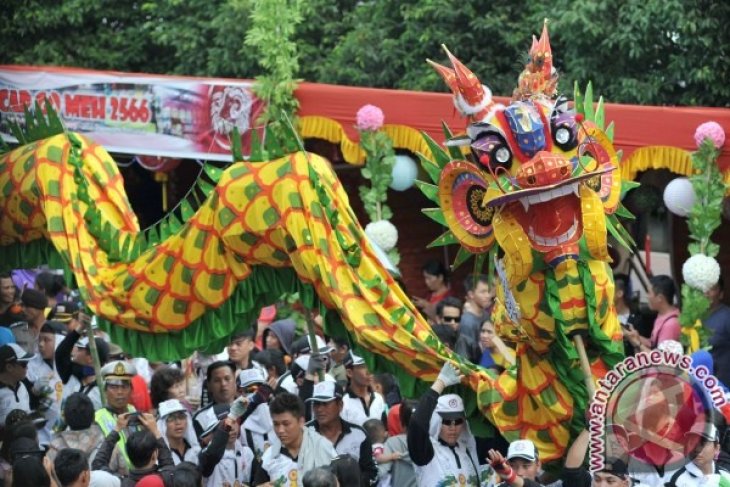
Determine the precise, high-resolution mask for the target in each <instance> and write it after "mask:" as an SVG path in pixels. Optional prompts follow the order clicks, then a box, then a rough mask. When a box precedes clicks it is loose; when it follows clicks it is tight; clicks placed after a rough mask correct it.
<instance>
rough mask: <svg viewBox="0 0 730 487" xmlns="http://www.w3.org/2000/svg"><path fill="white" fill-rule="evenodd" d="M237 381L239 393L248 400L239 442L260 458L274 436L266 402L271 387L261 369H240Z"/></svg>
mask: <svg viewBox="0 0 730 487" xmlns="http://www.w3.org/2000/svg"><path fill="white" fill-rule="evenodd" d="M237 382H238V391H239V394H241V395H242V396H244V397H246V398H248V400H249V401H248V407H247V408H246V412H244V414H243V416H242V423H241V442H242V443H243V444H244V445H246V446H248V447H249V448H251V450H253V452H254V454H255V456H256V458H257V459H258V460H261V456H262V455H263V454H264V451H266V449H267V448H268V447H269V445H271V441H272V440H273V436H274V433H273V432H274V423H272V422H271V415H270V414H269V404H268V398H269V396H270V395H271V387H269V385H268V384H267V383H266V377H265V376H264V373H263V372H262V370H261V369H246V370H241V371H240V372H239V374H238V379H237Z"/></svg>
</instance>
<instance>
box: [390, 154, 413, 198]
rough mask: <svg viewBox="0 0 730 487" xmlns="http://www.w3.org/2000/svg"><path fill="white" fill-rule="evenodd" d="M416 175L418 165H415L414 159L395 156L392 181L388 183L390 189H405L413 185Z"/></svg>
mask: <svg viewBox="0 0 730 487" xmlns="http://www.w3.org/2000/svg"><path fill="white" fill-rule="evenodd" d="M417 176H418V166H417V165H416V161H414V160H413V159H412V158H410V157H408V156H395V164H393V182H392V183H390V189H394V190H396V191H405V190H407V189H408V188H410V187H411V186H413V184H414V183H415V182H416V177H417Z"/></svg>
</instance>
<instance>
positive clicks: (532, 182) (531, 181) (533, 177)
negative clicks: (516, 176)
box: [527, 176, 537, 186]
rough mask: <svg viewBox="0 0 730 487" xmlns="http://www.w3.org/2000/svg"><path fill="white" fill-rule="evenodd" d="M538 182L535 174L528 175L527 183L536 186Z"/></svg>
mask: <svg viewBox="0 0 730 487" xmlns="http://www.w3.org/2000/svg"><path fill="white" fill-rule="evenodd" d="M536 182H537V180H536V179H535V176H527V184H529V185H530V186H534V185H535V183H536Z"/></svg>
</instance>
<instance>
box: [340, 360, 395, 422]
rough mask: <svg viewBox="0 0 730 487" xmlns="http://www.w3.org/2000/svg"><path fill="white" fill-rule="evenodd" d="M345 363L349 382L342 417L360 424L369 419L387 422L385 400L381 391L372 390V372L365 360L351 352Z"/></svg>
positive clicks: (343, 399)
mask: <svg viewBox="0 0 730 487" xmlns="http://www.w3.org/2000/svg"><path fill="white" fill-rule="evenodd" d="M344 365H345V369H346V371H347V379H348V380H349V383H348V386H347V390H346V391H345V396H344V397H343V398H342V402H343V405H344V407H343V409H342V419H344V420H345V421H349V422H350V423H353V424H356V425H358V426H362V425H363V424H364V423H365V421H367V420H368V419H379V420H381V421H382V422H383V424H387V422H388V419H387V417H386V415H385V400H384V399H383V396H381V395H380V393H378V392H375V391H373V390H372V387H371V382H372V374H370V371H369V370H368V366H367V364H366V363H365V360H364V359H363V358H362V357H358V356H357V355H355V354H354V353H352V352H350V354H349V355H348V356H347V357H345V362H344Z"/></svg>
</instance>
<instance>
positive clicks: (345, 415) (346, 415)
mask: <svg viewBox="0 0 730 487" xmlns="http://www.w3.org/2000/svg"><path fill="white" fill-rule="evenodd" d="M370 394H371V398H372V399H371V400H370V407H368V408H367V409H366V406H365V403H364V402H363V400H362V399H361V398H360V397H359V396H356V395H355V394H354V393H353V392H351V391H349V390H348V391H347V392H346V393H345V396H344V397H343V398H342V403H343V407H342V413H340V417H341V418H342V419H344V420H345V421H347V422H350V423H353V424H355V425H357V426H360V427H362V425H363V423H365V421H367V420H368V419H380V420H382V419H383V414H384V413H385V400H384V399H383V396H381V395H380V394H379V393H377V392H371V393H370Z"/></svg>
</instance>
